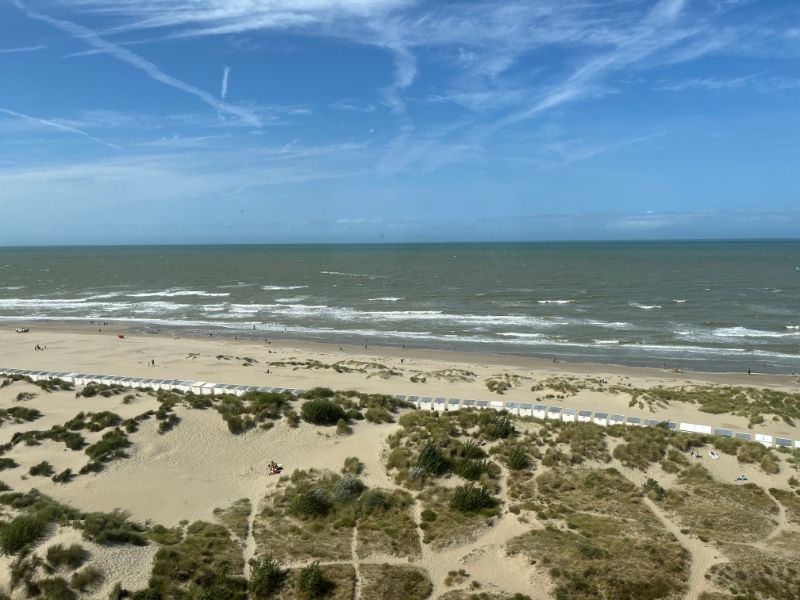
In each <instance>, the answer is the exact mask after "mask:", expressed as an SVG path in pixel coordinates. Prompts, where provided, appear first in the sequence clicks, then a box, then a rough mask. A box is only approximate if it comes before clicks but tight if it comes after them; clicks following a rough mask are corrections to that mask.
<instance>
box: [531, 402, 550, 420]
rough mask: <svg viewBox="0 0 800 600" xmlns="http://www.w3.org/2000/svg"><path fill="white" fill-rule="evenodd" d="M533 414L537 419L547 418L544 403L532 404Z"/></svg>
mask: <svg viewBox="0 0 800 600" xmlns="http://www.w3.org/2000/svg"><path fill="white" fill-rule="evenodd" d="M533 416H534V417H535V418H537V419H546V418H547V407H546V406H545V405H544V404H534V405H533Z"/></svg>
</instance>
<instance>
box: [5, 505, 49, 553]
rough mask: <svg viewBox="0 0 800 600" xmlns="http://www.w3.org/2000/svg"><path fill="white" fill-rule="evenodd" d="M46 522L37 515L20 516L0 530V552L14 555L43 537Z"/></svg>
mask: <svg viewBox="0 0 800 600" xmlns="http://www.w3.org/2000/svg"><path fill="white" fill-rule="evenodd" d="M46 528H47V522H46V521H45V520H44V519H42V518H41V517H40V516H39V515H29V514H22V515H19V516H18V517H15V518H14V519H13V520H11V521H10V522H8V523H5V524H4V525H2V527H1V528H0V552H2V553H3V554H6V555H7V554H16V553H17V552H20V551H21V550H24V549H26V548H28V547H29V546H31V545H32V544H35V543H36V542H37V541H39V539H40V538H41V537H42V536H43V535H44V532H45V530H46Z"/></svg>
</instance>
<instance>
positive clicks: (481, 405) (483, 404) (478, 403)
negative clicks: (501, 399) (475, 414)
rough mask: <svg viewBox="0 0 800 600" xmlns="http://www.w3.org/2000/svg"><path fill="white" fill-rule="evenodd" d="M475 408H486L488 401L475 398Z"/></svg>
mask: <svg viewBox="0 0 800 600" xmlns="http://www.w3.org/2000/svg"><path fill="white" fill-rule="evenodd" d="M475 408H477V409H478V410H486V409H487V408H489V401H488V400H477V401H476V402H475Z"/></svg>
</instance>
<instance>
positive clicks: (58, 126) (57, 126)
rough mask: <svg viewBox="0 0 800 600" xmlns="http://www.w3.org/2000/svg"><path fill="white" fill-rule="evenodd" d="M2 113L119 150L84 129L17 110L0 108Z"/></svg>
mask: <svg viewBox="0 0 800 600" xmlns="http://www.w3.org/2000/svg"><path fill="white" fill-rule="evenodd" d="M0 113H2V114H4V115H8V116H10V117H14V118H17V119H22V120H23V121H27V122H28V123H32V124H34V125H37V126H41V127H47V128H51V129H56V130H58V131H63V132H65V133H74V134H76V135H80V136H83V137H85V138H87V139H90V140H92V141H95V142H97V143H98V144H103V145H104V146H108V147H109V148H119V146H117V145H116V144H112V143H111V142H107V141H105V140H101V139H100V138H97V137H95V136H93V135H91V134H89V133H86V132H85V131H83V130H82V129H78V128H77V127H72V126H70V125H65V124H63V123H59V122H57V121H51V120H49V119H42V118H41V117H34V116H31V115H26V114H24V113H21V112H17V111H15V110H11V109H8V108H0Z"/></svg>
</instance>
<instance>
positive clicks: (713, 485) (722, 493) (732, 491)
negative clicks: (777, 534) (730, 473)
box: [662, 464, 778, 543]
mask: <svg viewBox="0 0 800 600" xmlns="http://www.w3.org/2000/svg"><path fill="white" fill-rule="evenodd" d="M677 483H678V486H677V487H676V488H673V489H671V490H669V491H668V492H667V495H666V497H665V498H664V500H663V501H662V503H663V506H664V508H666V509H667V510H668V511H670V512H672V513H674V514H675V515H677V517H678V519H679V520H680V523H681V525H682V526H683V527H684V528H686V529H688V530H689V531H691V533H692V534H693V535H696V536H697V537H699V538H700V539H702V540H713V541H715V542H718V543H743V542H753V541H756V540H759V539H762V538H763V537H765V536H766V535H767V534H768V533H769V532H770V530H772V529H773V528H774V527H775V525H776V521H775V518H776V517H777V515H778V506H777V505H776V504H775V502H774V501H773V500H772V498H770V496H769V494H767V493H766V492H765V491H764V490H763V489H761V488H760V487H758V486H757V485H755V484H752V483H744V484H741V485H734V484H728V483H721V482H719V481H715V480H714V479H713V478H712V477H711V475H710V474H709V473H708V471H707V470H706V469H704V468H703V467H702V466H701V465H697V464H695V465H692V466H691V467H688V468H686V469H684V470H683V471H682V472H681V474H680V475H679V476H678V479H677Z"/></svg>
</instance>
